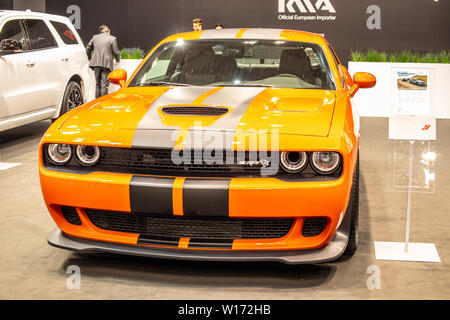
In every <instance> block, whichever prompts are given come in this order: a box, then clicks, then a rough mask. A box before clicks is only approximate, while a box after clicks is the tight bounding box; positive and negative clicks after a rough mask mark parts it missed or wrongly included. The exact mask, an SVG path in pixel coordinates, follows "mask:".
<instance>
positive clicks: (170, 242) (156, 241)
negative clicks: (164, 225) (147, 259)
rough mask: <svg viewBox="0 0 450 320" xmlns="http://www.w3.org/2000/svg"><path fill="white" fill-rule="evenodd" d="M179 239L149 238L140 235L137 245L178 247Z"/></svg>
mask: <svg viewBox="0 0 450 320" xmlns="http://www.w3.org/2000/svg"><path fill="white" fill-rule="evenodd" d="M179 240H180V239H179V238H175V237H148V236H143V235H139V237H138V240H137V244H143V245H153V246H167V247H178V242H179Z"/></svg>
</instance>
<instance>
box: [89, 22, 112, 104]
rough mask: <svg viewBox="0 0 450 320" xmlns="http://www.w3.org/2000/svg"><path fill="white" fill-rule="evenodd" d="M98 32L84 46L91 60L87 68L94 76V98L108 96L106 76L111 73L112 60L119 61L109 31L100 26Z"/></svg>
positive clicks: (104, 26) (106, 27) (105, 27)
mask: <svg viewBox="0 0 450 320" xmlns="http://www.w3.org/2000/svg"><path fill="white" fill-rule="evenodd" d="M98 31H99V34H96V35H95V36H94V37H92V39H91V41H89V43H88V45H87V46H86V53H87V55H88V57H89V59H90V60H91V62H90V63H89V66H90V67H91V68H92V69H93V70H94V74H95V84H96V88H95V98H99V97H101V96H104V95H106V94H108V87H109V80H108V75H109V73H110V72H111V71H113V68H114V67H113V65H114V58H116V61H117V62H119V61H120V51H119V46H118V44H117V38H116V37H113V36H112V35H111V31H110V30H109V28H108V26H106V25H101V26H100V27H99V28H98ZM92 51H93V53H92Z"/></svg>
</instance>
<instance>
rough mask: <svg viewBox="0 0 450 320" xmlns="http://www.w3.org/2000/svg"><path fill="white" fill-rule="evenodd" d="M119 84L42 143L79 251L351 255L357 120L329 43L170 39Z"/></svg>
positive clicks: (198, 256) (252, 34) (306, 259)
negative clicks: (115, 89) (115, 88)
mask: <svg viewBox="0 0 450 320" xmlns="http://www.w3.org/2000/svg"><path fill="white" fill-rule="evenodd" d="M109 78H110V80H111V82H113V83H115V84H118V85H120V86H121V88H120V89H119V90H118V91H117V92H114V93H112V94H109V95H107V96H104V97H101V98H99V99H96V100H94V101H92V102H89V103H87V104H85V105H82V106H80V107H78V108H76V109H74V110H72V111H70V112H68V113H66V114H64V115H63V116H61V117H60V118H59V119H58V120H57V121H55V123H53V125H52V126H51V127H50V128H49V129H48V131H47V132H46V134H45V135H44V137H43V139H42V141H41V144H40V152H39V154H40V159H39V160H40V161H39V173H40V181H41V186H42V193H43V195H44V199H45V203H46V205H47V208H48V210H49V212H50V214H51V216H52V218H53V219H54V221H55V222H56V224H57V226H58V227H57V228H56V229H55V230H54V231H53V232H52V233H51V234H50V236H49V238H48V242H49V243H50V244H51V245H54V246H56V247H59V248H64V249H70V250H75V251H79V252H111V253H121V254H130V255H141V256H148V257H162V258H171V259H189V260H227V261H279V262H283V263H289V264H300V263H320V262H326V261H332V260H335V259H337V258H339V257H340V256H341V255H342V254H348V255H352V254H354V253H355V250H356V246H357V238H358V237H357V234H358V233H357V226H358V178H359V175H358V172H359V169H358V149H359V116H358V112H357V109H356V107H355V106H354V105H353V104H352V97H353V95H354V94H355V93H356V92H357V90H358V89H359V88H370V87H373V86H374V85H375V83H376V79H375V78H374V77H373V75H371V74H369V73H356V74H355V75H354V78H353V79H352V78H351V77H350V75H349V73H348V72H347V70H346V68H345V67H344V66H342V65H341V64H340V62H339V59H338V57H337V56H336V54H335V52H334V51H333V49H332V48H331V46H330V45H329V44H328V42H327V41H326V40H325V39H324V38H323V37H321V36H320V35H317V34H313V33H307V32H300V31H293V30H277V29H222V30H206V31H198V32H188V33H182V34H176V35H172V36H170V37H168V38H166V39H165V40H163V41H162V42H160V43H159V44H158V45H157V46H156V47H155V48H154V49H153V50H152V51H151V52H150V53H149V55H148V56H147V57H146V58H145V59H144V61H143V62H142V63H141V65H140V66H139V67H138V68H137V70H136V71H135V72H134V74H133V75H132V76H131V77H130V78H129V79H128V80H127V74H126V71H124V70H115V71H113V72H112V73H111V74H110V76H109Z"/></svg>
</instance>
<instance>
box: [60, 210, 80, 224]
mask: <svg viewBox="0 0 450 320" xmlns="http://www.w3.org/2000/svg"><path fill="white" fill-rule="evenodd" d="M61 211H62V214H63V216H64V219H66V220H67V222H69V223H71V224H74V225H77V226H81V220H80V217H79V216H78V213H77V210H76V209H75V208H74V207H61Z"/></svg>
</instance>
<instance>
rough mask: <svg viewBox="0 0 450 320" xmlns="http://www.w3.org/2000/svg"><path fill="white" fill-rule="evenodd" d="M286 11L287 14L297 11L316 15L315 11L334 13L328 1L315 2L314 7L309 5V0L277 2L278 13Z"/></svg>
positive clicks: (317, 0) (282, 0)
mask: <svg viewBox="0 0 450 320" xmlns="http://www.w3.org/2000/svg"><path fill="white" fill-rule="evenodd" d="M294 6H295V7H296V8H297V9H296V8H294ZM286 10H287V11H288V12H289V13H295V12H297V11H300V12H302V13H316V12H317V11H328V12H329V13H336V10H334V7H333V5H332V4H331V2H330V0H316V3H315V4H314V5H313V4H312V3H311V0H278V12H279V13H285V12H286Z"/></svg>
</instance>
